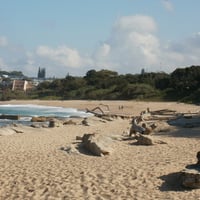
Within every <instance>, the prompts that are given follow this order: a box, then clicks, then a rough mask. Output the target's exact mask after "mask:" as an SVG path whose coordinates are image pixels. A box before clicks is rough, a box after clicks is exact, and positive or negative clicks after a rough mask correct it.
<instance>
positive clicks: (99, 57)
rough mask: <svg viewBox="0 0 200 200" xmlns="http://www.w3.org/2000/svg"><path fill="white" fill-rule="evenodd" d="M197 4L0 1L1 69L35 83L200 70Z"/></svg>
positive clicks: (181, 0)
mask: <svg viewBox="0 0 200 200" xmlns="http://www.w3.org/2000/svg"><path fill="white" fill-rule="evenodd" d="M199 8H200V1H199V0H191V1H188V0H0V70H5V71H22V72H23V74H24V75H26V76H30V77H36V76H37V73H38V69H39V67H40V68H45V69H46V76H47V77H56V78H64V77H65V76H66V75H67V74H70V75H72V76H84V75H85V74H86V73H87V71H89V70H91V69H94V70H96V71H98V70H101V69H108V70H112V71H116V72H118V73H119V74H128V73H131V74H136V73H140V72H141V70H142V69H144V70H145V71H146V72H160V71H163V72H166V73H171V72H173V71H174V70H175V69H176V68H183V67H187V66H191V65H200V23H199V20H200V12H199Z"/></svg>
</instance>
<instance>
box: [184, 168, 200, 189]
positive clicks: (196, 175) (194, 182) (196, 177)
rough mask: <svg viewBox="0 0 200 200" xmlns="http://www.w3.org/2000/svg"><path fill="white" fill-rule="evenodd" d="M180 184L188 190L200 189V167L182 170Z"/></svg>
mask: <svg viewBox="0 0 200 200" xmlns="http://www.w3.org/2000/svg"><path fill="white" fill-rule="evenodd" d="M181 182H182V185H183V186H184V187H187V188H190V189H198V188H200V167H195V165H193V167H191V168H190V169H184V170H183V171H182V172H181Z"/></svg>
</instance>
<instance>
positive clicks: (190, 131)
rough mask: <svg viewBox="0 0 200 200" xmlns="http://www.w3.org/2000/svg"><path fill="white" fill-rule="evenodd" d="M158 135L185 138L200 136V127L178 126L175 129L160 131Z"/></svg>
mask: <svg viewBox="0 0 200 200" xmlns="http://www.w3.org/2000/svg"><path fill="white" fill-rule="evenodd" d="M157 135H160V136H162V135H165V136H170V137H184V138H200V127H195V128H182V127H177V128H176V129H175V130H171V131H166V132H158V133H157Z"/></svg>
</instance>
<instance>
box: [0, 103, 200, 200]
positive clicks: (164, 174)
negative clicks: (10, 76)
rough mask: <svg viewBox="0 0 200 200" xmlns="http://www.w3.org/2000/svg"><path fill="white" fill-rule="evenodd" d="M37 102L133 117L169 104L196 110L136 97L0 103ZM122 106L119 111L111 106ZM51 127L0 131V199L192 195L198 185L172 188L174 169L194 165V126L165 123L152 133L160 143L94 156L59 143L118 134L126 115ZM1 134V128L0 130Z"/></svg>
mask: <svg viewBox="0 0 200 200" xmlns="http://www.w3.org/2000/svg"><path fill="white" fill-rule="evenodd" d="M7 103H9V104H11V103H12V104H24V103H28V104H30V103H33V104H42V105H54V106H63V107H74V108H79V109H81V110H84V109H85V108H90V109H91V108H94V107H96V106H99V105H101V106H102V105H109V108H110V113H117V114H121V115H139V113H140V112H141V111H142V110H145V109H146V108H147V107H149V108H150V110H158V109H172V110H176V111H178V112H191V113H193V112H198V111H199V110H200V107H199V106H197V105H188V104H183V103H175V102H167V103H166V102H165V103H163V102H137V101H39V100H35V101H9V102H1V104H7ZM122 105H123V109H120V110H119V106H122ZM73 120H75V121H76V122H77V124H76V125H65V126H61V127H56V128H32V127H24V126H19V127H17V129H20V130H21V131H22V132H23V133H15V134H12V135H7V136H0V146H1V148H0V199H1V200H6V199H9V200H12V199H20V200H22V199H23V200H26V199H27V200H29V199H34V200H43V199H49V200H56V199H60V200H61V199H62V200H64V199H67V200H68V199H69V200H71V199H72V200H73V199H74V200H75V199H76V200H77V199H78V200H79V199H80V200H81V199H88V200H93V199H94V200H103V199H113V200H117V199H119V200H121V199H124V200H127V199H131V200H134V199H135V200H140V199H141V200H152V199H159V200H160V199H163V200H166V199H170V200H172V199H173V200H180V199H181V200H184V199H185V200H186V199H187V200H190V199H191V200H194V199H200V189H196V190H186V189H184V188H182V187H181V186H180V183H179V172H180V171H181V170H182V169H183V168H184V167H185V166H186V165H188V164H192V163H195V162H196V153H197V152H198V151H200V148H199V142H200V128H180V127H173V128H171V127H170V128H171V129H169V130H170V131H167V132H160V133H155V134H154V137H156V138H158V139H160V140H163V141H165V142H167V144H158V145H153V146H139V145H134V142H133V141H132V140H125V141H117V140H116V141H114V151H113V152H112V153H111V154H110V155H107V156H104V157H97V156H93V155H91V154H88V153H85V152H82V151H80V152H79V153H78V154H75V153H74V154H73V153H72V154H69V153H67V152H66V151H63V150H62V148H63V147H67V146H69V145H76V143H77V141H76V136H82V135H83V134H84V133H93V132H97V133H101V134H105V135H107V136H110V135H116V136H118V135H125V134H127V133H128V131H129V129H130V126H131V125H130V119H120V118H118V119H115V120H113V121H109V122H108V121H106V122H104V121H102V120H101V119H100V118H96V117H92V118H90V119H89V124H90V126H83V125H82V124H81V123H80V122H81V119H73ZM0 131H1V130H0Z"/></svg>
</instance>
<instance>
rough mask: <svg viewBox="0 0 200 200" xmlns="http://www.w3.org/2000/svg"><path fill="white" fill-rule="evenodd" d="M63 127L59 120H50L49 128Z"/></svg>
mask: <svg viewBox="0 0 200 200" xmlns="http://www.w3.org/2000/svg"><path fill="white" fill-rule="evenodd" d="M61 125H62V124H61V122H60V121H59V120H57V119H51V120H49V128H55V127H60V126H61Z"/></svg>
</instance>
